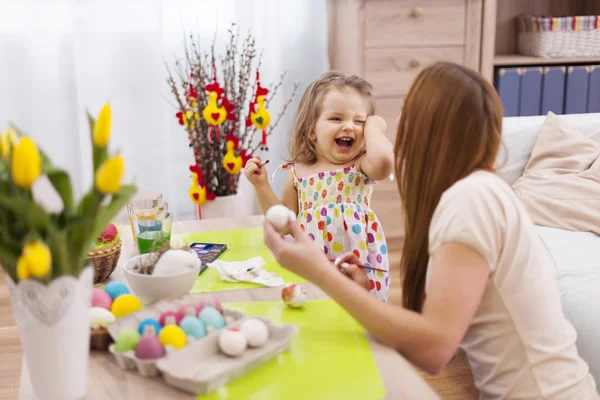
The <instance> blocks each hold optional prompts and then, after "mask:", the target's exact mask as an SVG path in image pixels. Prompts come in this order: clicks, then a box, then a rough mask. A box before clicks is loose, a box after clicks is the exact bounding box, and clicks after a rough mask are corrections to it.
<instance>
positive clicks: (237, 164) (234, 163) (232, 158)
mask: <svg viewBox="0 0 600 400" xmlns="http://www.w3.org/2000/svg"><path fill="white" fill-rule="evenodd" d="M233 146H234V144H233V141H232V140H229V141H228V142H227V153H225V155H224V156H223V168H225V170H226V171H227V172H229V173H230V174H231V175H235V174H237V173H238V172H240V170H241V169H242V163H243V161H242V157H241V156H236V155H235V152H234V151H233Z"/></svg>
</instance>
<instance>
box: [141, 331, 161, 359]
mask: <svg viewBox="0 0 600 400" xmlns="http://www.w3.org/2000/svg"><path fill="white" fill-rule="evenodd" d="M164 355H165V348H164V347H163V345H162V344H161V343H160V340H159V339H158V338H157V337H156V335H154V334H145V335H144V336H142V338H141V339H140V341H139V342H138V344H137V346H136V347H135V356H136V357H137V358H139V359H140V360H156V359H158V358H161V357H164Z"/></svg>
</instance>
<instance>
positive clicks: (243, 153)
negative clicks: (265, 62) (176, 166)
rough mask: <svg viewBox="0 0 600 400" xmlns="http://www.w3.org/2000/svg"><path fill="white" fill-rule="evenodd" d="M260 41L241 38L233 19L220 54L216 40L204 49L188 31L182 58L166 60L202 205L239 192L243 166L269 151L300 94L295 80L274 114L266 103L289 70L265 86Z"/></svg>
mask: <svg viewBox="0 0 600 400" xmlns="http://www.w3.org/2000/svg"><path fill="white" fill-rule="evenodd" d="M255 44H256V43H255V39H254V38H253V36H252V35H251V34H248V35H247V36H246V37H244V38H243V39H241V38H240V32H239V28H237V26H236V25H235V24H232V25H231V26H230V27H229V29H228V42H227V45H226V48H225V52H224V53H223V54H222V55H220V56H219V55H217V54H215V43H214V41H213V43H212V45H211V46H210V49H209V51H202V50H201V48H200V43H199V40H198V39H195V38H194V37H193V35H189V36H187V38H186V40H184V57H183V59H181V60H176V61H175V63H174V68H172V67H170V66H169V65H168V64H167V71H168V77H167V83H168V85H169V87H170V90H171V93H172V95H173V97H174V99H175V102H176V108H177V113H176V118H177V119H178V120H179V123H180V124H181V125H182V126H183V127H184V128H185V131H186V132H187V135H188V139H189V146H190V148H191V149H192V150H193V152H194V160H195V164H194V165H192V166H190V171H191V172H192V176H193V183H192V186H191V187H190V190H189V195H190V199H191V200H192V202H194V203H195V204H197V205H200V204H203V203H204V202H205V201H207V200H208V201H210V200H214V199H215V198H216V197H217V196H229V195H234V194H236V193H237V191H238V183H239V173H240V171H241V169H242V168H243V166H244V165H245V163H246V161H247V160H248V159H249V158H251V157H252V155H255V154H257V152H258V151H268V146H267V139H268V138H269V137H270V136H271V135H273V133H274V132H275V129H276V128H277V127H278V125H279V123H280V121H281V119H282V117H283V115H284V114H285V113H286V111H287V110H288V108H289V106H290V104H291V102H292V100H293V98H294V97H295V96H296V94H297V90H298V84H296V83H294V84H293V87H292V93H291V95H290V96H289V98H288V99H287V100H286V101H285V102H284V103H283V106H282V109H281V110H280V112H279V113H278V114H277V116H276V117H275V118H271V116H270V113H269V112H268V111H267V107H268V105H269V104H271V103H272V101H273V99H274V98H275V97H276V96H277V95H278V94H279V93H280V91H281V87H282V84H283V81H284V79H285V72H284V73H283V74H281V76H280V77H279V80H278V82H277V83H275V84H273V85H270V86H269V87H263V86H262V85H261V80H260V78H261V76H260V67H261V61H262V52H261V54H257V51H256V47H255ZM217 63H219V66H218V67H217Z"/></svg>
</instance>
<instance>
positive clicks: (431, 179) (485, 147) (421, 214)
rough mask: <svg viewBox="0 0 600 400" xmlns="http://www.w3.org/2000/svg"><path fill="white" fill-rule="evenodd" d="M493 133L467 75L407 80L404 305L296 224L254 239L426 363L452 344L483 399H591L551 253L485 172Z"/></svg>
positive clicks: (399, 163)
mask: <svg viewBox="0 0 600 400" xmlns="http://www.w3.org/2000/svg"><path fill="white" fill-rule="evenodd" d="M501 134H502V105H501V102H500V100H499V98H498V95H497V94H496V91H495V89H494V88H493V86H492V85H490V84H489V83H488V82H487V81H486V80H485V79H483V78H482V77H481V76H480V75H479V74H478V73H477V72H475V71H472V70H470V69H468V68H466V67H463V66H460V65H457V64H453V63H436V64H433V65H431V66H429V67H427V68H425V69H424V70H423V71H422V72H421V73H420V74H419V75H418V76H417V77H416V78H415V80H414V82H413V84H412V87H411V89H410V91H409V93H408V96H407V98H406V101H405V104H404V108H403V110H402V114H401V118H400V121H399V124H398V132H397V137H396V143H395V147H394V153H395V161H396V166H395V168H396V177H397V183H398V189H399V191H400V198H401V203H402V204H401V205H400V204H399V205H398V207H399V212H400V209H402V211H403V214H404V217H405V230H406V239H405V243H404V248H403V252H402V261H401V277H400V278H401V283H402V298H403V307H397V306H393V305H390V304H385V303H382V302H381V301H379V300H377V299H376V298H374V297H373V296H370V295H369V292H368V289H369V286H370V284H369V282H368V279H367V278H366V275H365V273H364V272H363V269H361V268H358V266H357V264H358V260H357V259H356V256H354V255H353V254H351V253H350V254H344V255H343V256H341V257H340V258H339V259H338V262H336V264H335V265H336V266H337V267H338V268H336V267H334V266H332V264H331V262H330V261H329V260H328V258H327V257H326V255H324V254H323V251H322V250H321V249H320V248H318V247H317V246H316V245H314V243H313V242H312V240H311V239H310V238H309V237H308V236H307V235H306V234H305V233H304V232H303V231H302V230H301V229H300V227H299V226H298V225H297V224H296V222H295V221H290V223H289V229H290V232H291V234H292V236H293V237H294V239H295V240H294V241H288V240H284V239H283V238H282V237H281V235H279V234H278V233H277V232H276V231H275V229H274V228H273V226H272V225H271V224H270V223H269V222H265V226H264V228H265V243H266V244H267V246H268V247H269V248H270V249H271V251H272V252H273V254H274V255H275V256H276V258H277V260H278V261H279V263H280V264H281V265H282V266H283V267H285V268H287V269H289V270H291V271H293V272H295V273H297V274H298V275H301V276H303V277H304V278H306V279H307V280H309V281H311V282H313V283H314V284H316V285H317V286H319V287H320V288H321V289H323V290H324V291H325V292H326V293H327V294H328V295H329V296H330V297H331V298H332V299H333V300H335V301H337V302H338V303H339V304H340V305H341V306H342V307H344V308H345V309H346V310H347V311H348V312H349V313H350V314H351V315H352V316H353V317H354V318H355V319H356V320H357V321H358V322H359V323H360V324H362V325H363V326H364V327H365V329H367V330H368V331H369V332H370V333H371V334H372V335H373V336H374V337H375V338H377V339H378V340H379V341H380V342H382V343H384V344H386V345H388V346H390V347H393V348H395V349H396V350H397V351H399V352H400V353H401V354H402V355H403V356H404V357H405V358H407V359H408V360H409V361H411V362H412V363H414V364H415V365H417V366H418V367H420V368H422V369H424V370H425V371H428V372H429V373H431V374H436V373H438V372H439V371H440V370H441V369H442V368H443V367H444V366H445V365H446V364H447V363H448V362H449V361H450V360H451V358H452V357H453V355H454V354H455V353H456V351H457V349H458V348H459V347H460V348H462V349H463V350H464V351H465V353H466V355H467V358H468V360H469V363H470V365H471V368H472V371H473V375H474V378H475V384H476V386H477V388H478V389H479V390H480V393H481V398H483V399H500V398H510V399H542V398H543V399H600V396H598V393H597V389H596V383H595V382H594V379H593V377H592V376H591V375H590V373H589V368H588V365H587V364H586V363H585V362H584V361H583V360H582V359H581V358H580V357H579V355H578V353H577V348H576V346H575V340H576V332H575V330H574V328H573V327H572V325H571V324H570V323H569V322H568V321H567V320H566V319H565V317H564V315H563V313H562V309H561V304H560V295H559V291H558V287H557V284H556V279H555V276H554V268H553V261H552V259H551V258H550V255H549V254H548V251H547V250H546V248H545V247H544V245H543V243H542V242H541V240H540V239H539V237H538V235H537V233H536V231H535V227H534V224H533V222H532V221H531V219H530V218H529V216H528V215H527V212H526V211H525V209H524V208H523V206H522V205H521V204H520V203H519V200H518V198H517V197H516V195H515V194H514V193H513V191H512V190H511V188H510V186H508V185H507V184H506V183H505V182H504V181H503V180H502V179H501V178H500V177H499V176H497V175H496V174H495V165H496V158H497V156H498V152H499V149H500V146H501ZM340 270H341V271H342V272H343V273H340ZM348 278H350V279H348Z"/></svg>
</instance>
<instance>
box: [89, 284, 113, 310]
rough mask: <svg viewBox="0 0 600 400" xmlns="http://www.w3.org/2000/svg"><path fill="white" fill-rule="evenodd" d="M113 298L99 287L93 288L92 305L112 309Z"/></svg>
mask: <svg viewBox="0 0 600 400" xmlns="http://www.w3.org/2000/svg"><path fill="white" fill-rule="evenodd" d="M111 305H112V298H111V297H110V295H109V294H108V293H106V292H105V291H104V290H102V289H99V288H93V289H92V307H100V308H105V309H107V310H110V306H111Z"/></svg>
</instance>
